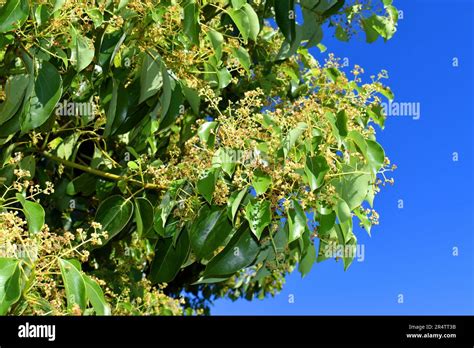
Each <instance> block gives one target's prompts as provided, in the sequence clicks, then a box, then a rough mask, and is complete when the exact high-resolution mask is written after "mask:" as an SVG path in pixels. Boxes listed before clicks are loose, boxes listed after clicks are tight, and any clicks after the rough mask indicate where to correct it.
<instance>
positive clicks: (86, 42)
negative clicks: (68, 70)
mask: <svg viewBox="0 0 474 348" xmlns="http://www.w3.org/2000/svg"><path fill="white" fill-rule="evenodd" d="M71 37H72V41H71V46H70V48H71V57H70V59H71V64H72V66H73V67H74V69H76V71H77V72H81V71H82V70H84V69H85V68H87V67H88V66H89V64H90V63H92V60H93V59H94V54H95V50H94V43H93V41H92V40H91V39H89V38H88V37H85V36H82V35H81V34H80V33H78V31H77V30H76V29H75V28H74V27H72V26H71Z"/></svg>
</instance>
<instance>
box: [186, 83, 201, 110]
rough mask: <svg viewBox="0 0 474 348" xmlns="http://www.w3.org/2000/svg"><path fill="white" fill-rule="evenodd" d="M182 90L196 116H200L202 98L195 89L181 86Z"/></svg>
mask: <svg viewBox="0 0 474 348" xmlns="http://www.w3.org/2000/svg"><path fill="white" fill-rule="evenodd" d="M181 88H182V91H183V94H184V96H185V97H186V99H187V101H188V103H189V105H190V106H191V109H192V110H193V112H194V114H195V115H199V106H200V104H201V98H200V97H199V94H198V93H197V92H196V91H195V90H194V89H192V88H189V87H187V86H185V85H184V84H183V85H182V86H181Z"/></svg>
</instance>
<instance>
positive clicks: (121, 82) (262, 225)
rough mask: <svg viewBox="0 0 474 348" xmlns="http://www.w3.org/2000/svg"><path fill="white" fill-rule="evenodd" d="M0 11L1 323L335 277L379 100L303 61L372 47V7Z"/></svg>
mask: <svg viewBox="0 0 474 348" xmlns="http://www.w3.org/2000/svg"><path fill="white" fill-rule="evenodd" d="M0 5H2V7H0V85H1V86H2V89H1V90H0V146H1V152H0V184H1V187H0V247H1V248H2V249H1V254H0V314H7V313H10V314H56V315H60V314H77V315H79V314H99V315H103V314H119V315H120V314H164V315H168V314H182V313H185V314H196V313H197V314H201V313H207V312H208V305H209V303H210V301H212V300H213V299H215V298H218V297H225V296H228V297H230V298H233V299H235V298H239V297H245V298H247V299H252V298H253V297H254V296H258V297H259V298H263V297H265V296H266V295H267V294H275V293H277V292H278V291H279V290H281V287H282V285H283V281H284V277H285V276H286V274H288V273H289V272H291V271H293V269H295V268H298V270H299V271H300V272H301V274H302V275H305V274H307V273H308V272H309V271H310V269H311V267H312V266H313V264H314V263H315V262H317V261H322V260H324V259H326V258H333V257H336V258H342V260H343V263H344V268H345V269H347V267H349V265H350V264H351V262H352V259H353V256H354V253H353V250H354V249H355V247H356V245H357V238H356V236H355V234H354V233H353V223H354V221H355V220H354V219H355V218H357V221H358V223H360V224H361V226H363V227H364V228H365V229H366V230H367V232H369V233H370V229H371V227H372V225H374V224H377V223H378V214H377V212H376V211H375V210H374V209H373V200H374V196H375V195H376V193H377V192H378V191H379V186H380V185H384V184H385V182H390V183H392V179H387V178H386V176H385V174H384V173H385V172H386V171H391V170H392V169H393V168H394V166H391V165H390V162H389V160H388V158H387V157H386V156H385V153H384V150H383V148H382V147H381V146H380V144H379V143H378V142H377V141H376V128H383V126H384V121H385V116H384V114H383V109H382V107H381V98H383V97H386V98H389V99H391V98H393V96H392V93H391V91H390V89H388V88H387V87H385V86H384V85H383V84H382V82H383V79H385V78H387V74H386V72H384V71H383V72H381V73H380V74H379V75H378V76H373V77H372V78H371V79H372V80H371V82H370V83H363V81H362V78H361V75H362V74H363V70H362V68H360V67H359V66H355V67H354V68H353V70H352V71H351V72H350V73H345V72H343V71H342V70H341V69H340V66H339V61H338V59H337V58H335V57H334V56H332V55H329V58H328V59H327V60H325V61H321V60H320V59H318V57H315V56H313V55H311V54H310V53H309V49H310V48H313V49H315V50H316V51H315V52H319V51H324V50H325V49H326V48H325V47H324V46H323V45H322V43H321V41H322V39H323V31H324V33H326V34H332V33H333V34H334V35H335V36H336V37H337V38H338V39H340V40H342V41H347V40H349V39H350V38H352V37H353V36H354V35H357V34H358V33H361V32H364V33H365V36H366V40H367V41H368V42H373V41H375V40H376V39H377V38H378V37H379V36H381V37H382V38H384V39H385V40H387V39H390V38H391V37H392V35H393V34H394V32H395V28H396V22H397V17H398V14H397V10H396V9H395V8H394V7H393V6H392V4H391V1H389V0H383V1H382V2H381V3H380V4H379V3H377V4H375V3H374V2H373V1H341V0H301V1H300V2H298V3H295V2H294V1H289V0H285V1H283V0H282V1H280V0H278V1H276V0H275V1H272V0H249V1H247V0H232V1H227V0H215V1H211V0H209V1H206V0H202V1H197V0H184V1H175V0H174V1H173V0H170V1H159V0H157V1H154V0H146V1H138V0H121V1H112V0H106V1H87V0H75V1H64V0H55V1H53V0H51V1H46V0H44V1H40V0H38V1H28V0H7V1H0ZM315 242H317V243H316V245H318V251H317V250H316V248H315ZM341 247H342V250H343V252H342V254H340V255H336V256H334V253H333V252H332V251H334V250H338V249H340V248H341Z"/></svg>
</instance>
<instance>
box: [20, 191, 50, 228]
mask: <svg viewBox="0 0 474 348" xmlns="http://www.w3.org/2000/svg"><path fill="white" fill-rule="evenodd" d="M16 198H17V199H18V201H19V202H20V203H21V206H22V207H23V212H24V214H25V217H26V221H27V223H28V231H29V232H30V233H31V234H36V233H38V232H39V231H41V228H42V227H43V225H44V217H45V213H44V209H43V207H42V206H41V205H39V204H38V203H36V202H31V201H27V200H26V199H25V197H23V195H21V194H20V193H17V194H16Z"/></svg>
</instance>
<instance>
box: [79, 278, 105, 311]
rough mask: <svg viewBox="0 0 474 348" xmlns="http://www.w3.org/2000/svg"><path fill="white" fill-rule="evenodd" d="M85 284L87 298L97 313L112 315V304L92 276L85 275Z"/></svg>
mask: <svg viewBox="0 0 474 348" xmlns="http://www.w3.org/2000/svg"><path fill="white" fill-rule="evenodd" d="M83 279H84V284H85V286H86V295H87V299H88V300H89V301H90V303H91V304H92V307H93V308H94V310H95V312H96V314H97V315H111V310H110V305H109V304H108V303H107V301H106V300H105V297H104V292H103V291H102V289H101V288H100V286H99V284H97V283H96V282H95V281H94V280H92V279H91V278H90V277H88V276H86V275H83Z"/></svg>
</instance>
